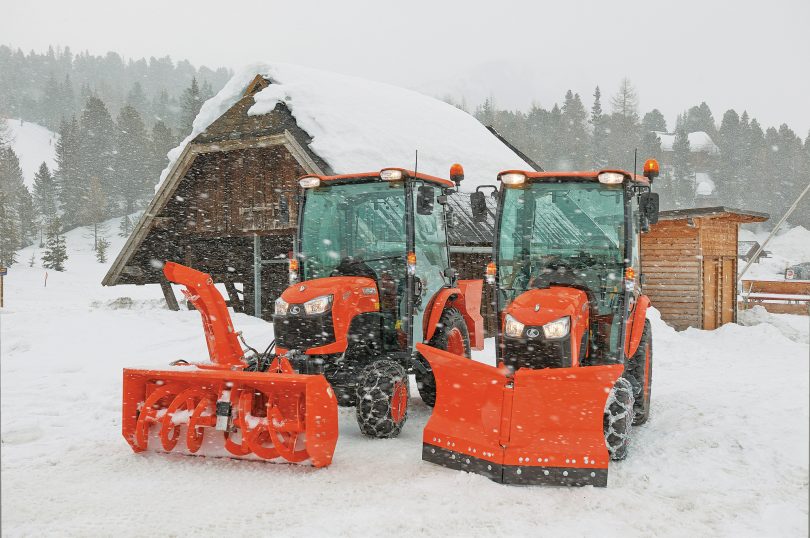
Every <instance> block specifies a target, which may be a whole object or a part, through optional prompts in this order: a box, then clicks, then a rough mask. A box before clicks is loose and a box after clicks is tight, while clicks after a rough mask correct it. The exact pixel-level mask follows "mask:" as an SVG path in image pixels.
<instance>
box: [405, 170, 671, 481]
mask: <svg viewBox="0 0 810 538" xmlns="http://www.w3.org/2000/svg"><path fill="white" fill-rule="evenodd" d="M657 174H658V163H657V162H656V161H654V160H650V161H647V163H645V166H644V177H642V176H636V175H635V174H630V173H629V172H625V171H621V170H605V171H601V172H543V171H537V172H523V171H506V172H502V173H501V174H500V175H499V176H498V179H499V181H500V183H501V187H500V189H497V187H496V191H495V194H497V197H498V206H497V213H496V215H495V222H496V233H495V245H494V261H493V262H492V263H491V264H490V265H489V266H488V267H487V281H488V282H489V283H490V284H491V285H494V286H495V294H494V295H495V298H496V299H495V300H496V305H495V306H496V312H498V316H499V323H498V328H499V330H498V335H497V344H498V345H497V357H496V361H495V363H496V364H498V366H497V367H495V366H489V365H486V364H481V363H474V362H471V361H468V360H466V359H463V358H462V357H459V356H456V355H454V354H452V353H449V352H447V351H444V350H438V349H434V348H432V347H430V346H428V345H423V344H420V345H417V349H418V350H419V352H420V353H421V355H422V356H424V357H425V358H426V359H427V360H428V361H429V362H430V365H431V368H432V371H433V373H434V376H435V380H436V386H437V400H436V404H435V407H434V409H433V414H432V415H431V417H430V419H429V421H428V423H427V425H426V426H425V430H424V433H423V451H422V458H423V459H424V460H426V461H429V462H433V463H437V464H439V465H444V466H446V467H450V468H453V469H458V470H465V471H470V472H476V473H479V474H483V475H485V476H487V477H489V478H491V479H492V480H495V481H498V482H502V483H510V484H538V483H546V484H555V485H588V484H590V485H594V486H606V485H607V472H608V462H609V460H611V459H613V460H620V459H623V458H624V457H625V456H626V454H627V448H628V443H629V440H630V432H631V428H632V426H633V425H634V424H635V425H638V424H642V423H644V422H645V421H646V420H647V417H648V416H649V410H650V388H651V380H652V377H651V376H652V331H651V328H650V324H649V321H647V320H646V311H647V308H648V306H649V304H650V302H649V299H648V298H647V297H646V296H645V295H643V294H642V293H641V285H640V282H639V280H641V279H640V278H639V279H637V278H636V275H639V276H640V275H641V273H640V269H641V267H640V255H639V238H638V234H639V232H642V231H646V229H647V227H648V225H649V224H651V223H655V222H656V221H657V215H658V195H657V194H654V193H651V192H650V185H651V181H652V179H653V178H654V177H655V176H656V175H657ZM493 187H494V186H493ZM471 203H472V207H473V213H474V217H475V218H476V219H477V220H480V219H482V218H485V213H486V211H487V207H486V200H485V198H484V193H483V192H481V190H480V188H479V190H477V191H476V193H475V194H474V195H473V196H472V198H471Z"/></svg>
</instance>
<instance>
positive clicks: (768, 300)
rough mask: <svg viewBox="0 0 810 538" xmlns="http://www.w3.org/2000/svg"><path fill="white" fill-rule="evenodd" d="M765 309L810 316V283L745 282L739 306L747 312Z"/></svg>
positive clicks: (786, 281) (743, 282) (785, 281)
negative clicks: (751, 309)
mask: <svg viewBox="0 0 810 538" xmlns="http://www.w3.org/2000/svg"><path fill="white" fill-rule="evenodd" d="M756 305H760V306H763V307H765V310H767V311H768V312H773V313H774V314H799V315H804V316H808V315H810V281H796V282H791V281H789V280H743V281H742V293H741V294H740V296H739V300H738V302H737V306H738V308H739V309H740V310H746V309H748V308H751V307H753V306H756Z"/></svg>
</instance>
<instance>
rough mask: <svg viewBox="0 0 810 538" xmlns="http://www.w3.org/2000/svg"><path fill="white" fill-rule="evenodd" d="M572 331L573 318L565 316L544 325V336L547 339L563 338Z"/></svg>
mask: <svg viewBox="0 0 810 538" xmlns="http://www.w3.org/2000/svg"><path fill="white" fill-rule="evenodd" d="M570 330H571V318H570V317H568V316H565V317H564V318H560V319H557V320H554V321H551V322H549V323H546V324H545V325H543V334H544V335H545V337H546V338H547V339H553V338H563V337H565V336H568V331H570Z"/></svg>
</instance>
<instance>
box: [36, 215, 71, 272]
mask: <svg viewBox="0 0 810 538" xmlns="http://www.w3.org/2000/svg"><path fill="white" fill-rule="evenodd" d="M67 259H68V255H67V247H66V245H65V238H64V236H62V223H61V222H60V221H59V219H58V218H55V219H53V220H52V221H51V224H50V226H49V227H48V239H47V241H46V242H45V253H44V254H43V255H42V267H44V268H45V269H53V270H54V271H64V270H65V261H66V260H67Z"/></svg>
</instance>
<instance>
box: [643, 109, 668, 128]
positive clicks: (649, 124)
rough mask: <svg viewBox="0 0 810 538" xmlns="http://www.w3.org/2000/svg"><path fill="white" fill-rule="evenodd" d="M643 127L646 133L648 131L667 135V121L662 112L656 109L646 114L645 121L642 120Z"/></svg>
mask: <svg viewBox="0 0 810 538" xmlns="http://www.w3.org/2000/svg"><path fill="white" fill-rule="evenodd" d="M641 127H642V129H643V130H644V132H645V133H646V132H648V131H658V132H662V133H665V132H667V120H666V119H665V118H664V115H663V114H662V113H661V111H660V110H658V109H657V108H654V109H652V110H650V111H649V112H647V113H646V114H644V119H642V120H641Z"/></svg>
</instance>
